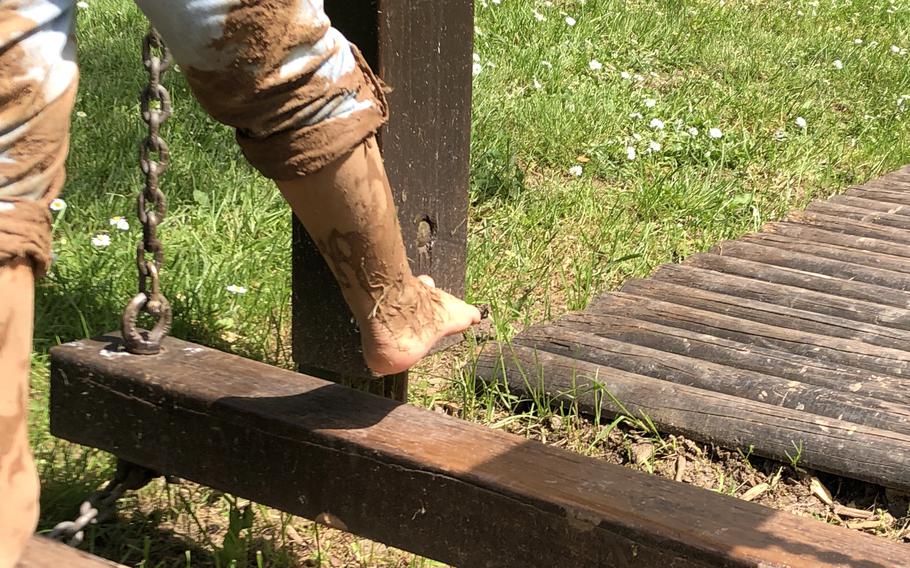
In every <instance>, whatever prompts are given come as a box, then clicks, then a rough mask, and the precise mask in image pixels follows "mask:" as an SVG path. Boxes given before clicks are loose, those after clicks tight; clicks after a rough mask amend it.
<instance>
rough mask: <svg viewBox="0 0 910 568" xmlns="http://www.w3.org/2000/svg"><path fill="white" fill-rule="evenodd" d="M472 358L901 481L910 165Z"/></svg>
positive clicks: (717, 438)
mask: <svg viewBox="0 0 910 568" xmlns="http://www.w3.org/2000/svg"><path fill="white" fill-rule="evenodd" d="M477 370H478V375H479V376H480V377H481V378H484V379H485V380H505V381H507V382H508V383H509V385H510V387H511V388H512V389H513V392H515V391H518V392H523V393H526V394H527V393H530V392H532V391H534V392H538V393H539V392H546V393H548V394H549V395H550V396H555V397H559V396H561V395H565V394H566V393H574V394H575V396H578V400H579V401H580V403H581V407H582V409H583V410H587V411H592V410H593V407H594V405H595V404H602V405H603V407H604V410H605V411H608V412H609V411H616V410H617V409H616V408H615V407H611V403H610V400H609V397H603V396H596V393H597V391H598V390H599V389H598V388H596V386H597V385H602V387H603V389H605V390H606V391H609V393H610V394H611V395H613V396H614V397H616V399H617V400H618V401H620V402H621V403H622V404H623V405H625V406H626V408H627V409H628V410H629V411H630V412H633V413H639V412H644V413H646V414H647V415H648V416H649V417H650V418H651V419H652V420H653V421H654V422H655V423H656V424H657V425H658V426H659V427H660V428H661V429H662V430H664V431H668V432H676V433H681V434H683V435H685V436H688V437H690V438H693V439H696V440H701V441H706V442H714V443H717V444H719V445H722V446H725V447H728V448H748V447H750V446H751V447H753V449H754V452H755V453H756V454H759V455H763V456H766V457H771V458H775V459H779V460H782V461H785V462H786V461H787V460H788V458H787V454H790V455H794V454H795V453H796V452H797V451H800V452H801V460H800V463H801V464H802V465H804V466H807V467H812V468H815V469H819V470H822V471H827V472H831V473H836V474H840V475H844V476H846V477H851V478H855V479H861V480H864V481H869V482H872V483H877V484H881V485H884V486H888V487H892V488H896V489H900V490H905V491H906V490H910V167H906V168H903V169H901V170H899V171H896V172H894V173H891V174H888V175H886V176H884V177H882V178H879V179H876V180H873V181H870V182H869V183H867V184H865V185H863V186H861V187H854V188H851V189H849V190H847V192H846V193H845V194H844V195H840V196H837V197H833V198H831V199H829V200H827V201H820V202H815V203H813V204H811V205H810V206H809V207H808V209H807V210H806V211H805V212H800V213H797V214H794V215H792V216H791V217H789V218H788V219H787V220H786V221H783V222H778V223H771V224H769V225H768V226H766V227H765V229H764V230H763V231H762V232H761V233H757V234H751V235H747V236H745V237H743V238H741V239H739V240H737V241H731V242H724V243H721V244H719V245H717V246H716V247H714V248H713V249H712V250H711V251H710V252H707V253H703V254H697V255H695V256H693V257H691V258H690V259H688V260H687V261H686V262H685V263H683V264H681V265H666V266H662V267H661V268H659V269H658V270H657V271H656V272H655V273H654V274H653V275H652V276H651V277H650V278H648V279H637V280H631V281H629V282H627V283H626V284H625V285H624V286H623V287H622V289H621V290H620V291H619V292H611V293H608V294H605V295H603V296H601V297H599V298H597V299H596V300H594V301H593V302H592V303H591V305H590V306H589V307H588V308H587V309H586V310H585V311H583V312H578V313H572V314H568V315H566V316H564V317H561V318H559V319H557V320H556V321H554V322H552V323H547V324H541V325H536V326H534V327H531V328H530V329H528V330H526V331H524V332H523V333H521V334H520V335H519V336H518V337H516V338H515V339H514V341H513V342H512V343H511V344H508V345H506V344H495V343H494V344H491V345H489V346H487V347H486V348H485V350H484V352H483V354H482V355H481V358H480V360H479V362H478V368H477ZM595 383H597V385H595ZM603 399H606V400H605V401H604V400H603ZM797 448H800V450H797Z"/></svg>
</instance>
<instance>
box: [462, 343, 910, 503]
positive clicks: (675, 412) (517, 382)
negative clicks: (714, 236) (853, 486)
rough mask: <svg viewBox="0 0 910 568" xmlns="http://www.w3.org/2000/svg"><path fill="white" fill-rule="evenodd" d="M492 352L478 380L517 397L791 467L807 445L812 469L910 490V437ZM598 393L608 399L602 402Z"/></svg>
mask: <svg viewBox="0 0 910 568" xmlns="http://www.w3.org/2000/svg"><path fill="white" fill-rule="evenodd" d="M488 349H489V350H488V351H487V350H485V351H484V353H483V355H482V356H481V358H480V360H479V362H478V364H477V374H478V376H479V377H482V378H483V379H484V380H486V381H489V382H493V381H500V382H502V381H505V382H506V383H507V384H508V385H509V389H510V391H511V392H513V393H520V394H524V395H525V396H533V397H534V399H535V400H540V399H544V400H546V399H547V398H549V399H550V400H551V401H553V403H554V404H556V403H558V402H559V401H560V400H562V401H564V402H567V403H573V404H574V403H576V402H577V403H578V404H579V405H580V408H581V409H582V410H583V411H584V412H586V413H589V414H593V413H594V410H595V408H596V406H595V405H598V404H600V405H601V408H602V411H603V413H604V415H606V416H611V415H615V414H617V413H620V412H623V413H624V411H623V410H622V408H625V411H627V412H628V413H629V414H631V415H632V416H636V417H641V416H647V417H648V418H650V419H651V420H652V421H653V422H654V423H655V424H656V425H657V427H658V428H659V429H660V430H661V431H663V432H671V433H677V434H681V435H684V436H687V437H690V438H694V439H699V440H704V441H707V442H713V443H716V444H718V445H721V446H723V447H726V448H734V449H735V448H741V449H744V450H754V452H755V453H757V454H760V455H763V456H766V457H770V458H773V459H777V460H780V461H785V462H786V461H787V460H788V458H787V453H788V452H789V453H790V454H792V453H793V451H794V444H795V445H796V446H799V445H801V446H802V449H803V450H802V458H801V461H800V463H803V464H804V465H805V466H807V467H812V468H815V469H819V470H822V471H828V472H831V473H836V474H838V473H839V474H846V473H848V472H849V474H850V476H851V477H856V478H859V479H863V480H865V481H869V482H872V483H877V484H883V485H886V486H891V487H895V488H898V489H903V490H906V489H908V488H910V437H908V436H907V435H904V434H898V433H895V432H889V431H886V430H879V429H876V428H869V427H866V426H861V425H857V424H853V423H850V422H847V421H842V420H836V419H831V418H824V417H821V416H816V415H813V414H809V413H807V412H801V411H796V410H791V409H788V408H781V407H777V406H773V405H769V404H764V403H761V402H755V401H752V400H748V399H743V398H739V397H735V396H730V395H726V394H721V393H717V392H713V391H710V390H705V389H699V388H696V387H691V386H686V385H681V384H674V383H670V382H667V381H663V380H660V379H655V378H652V377H647V376H643V375H637V374H632V373H628V372H626V371H621V370H619V369H614V368H612V367H607V366H604V365H598V364H595V363H591V362H588V361H581V360H578V359H573V358H571V357H565V356H562V355H558V354H554V353H549V352H546V351H541V350H538V349H534V348H531V347H526V346H523V345H510V346H502V347H501V348H500V344H496V345H492V346H491V347H489V348H488ZM540 377H545V380H541V379H540ZM594 385H599V386H597V387H595V386H594ZM598 390H600V391H601V393H602V396H595V393H596V392H597V391H598ZM605 393H609V396H607V395H606V394H605ZM614 400H616V401H619V402H620V403H621V404H622V408H620V407H619V406H618V405H617V404H616V403H615V402H614ZM859 464H861V466H862V467H857V465H859Z"/></svg>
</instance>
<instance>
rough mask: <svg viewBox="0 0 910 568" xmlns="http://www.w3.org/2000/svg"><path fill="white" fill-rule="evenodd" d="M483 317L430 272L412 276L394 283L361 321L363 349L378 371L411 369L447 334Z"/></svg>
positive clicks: (382, 372)
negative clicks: (440, 285)
mask: <svg viewBox="0 0 910 568" xmlns="http://www.w3.org/2000/svg"><path fill="white" fill-rule="evenodd" d="M479 321H480V312H479V311H478V310H477V308H475V307H474V306H472V305H470V304H467V303H465V302H463V301H461V300H459V299H458V298H456V297H455V296H452V295H451V294H447V293H445V292H443V291H442V290H438V289H436V288H435V284H434V283H433V279H432V278H430V277H429V276H419V277H417V278H410V279H409V281H408V282H405V283H403V284H401V285H399V286H395V287H392V288H390V290H389V291H388V293H387V294H386V296H385V297H384V298H383V299H382V301H380V302H379V304H378V305H377V306H376V309H374V310H373V312H372V313H371V314H369V316H368V317H367V318H366V320H365V321H361V322H359V323H360V333H361V341H362V343H363V355H364V359H365V360H366V363H367V366H368V367H369V368H370V369H371V370H372V371H373V372H374V373H376V374H378V375H380V376H382V375H394V374H395V373H401V372H403V371H406V370H408V369H410V368H411V367H412V366H413V365H414V364H415V363H416V362H417V361H419V360H420V359H421V358H423V356H424V355H426V354H427V352H428V351H429V350H430V349H431V348H432V347H433V345H435V344H436V342H437V341H439V340H440V339H442V338H443V337H445V336H447V335H452V334H455V333H459V332H462V331H464V330H465V329H467V328H469V327H470V326H472V325H473V324H476V323H478V322H479Z"/></svg>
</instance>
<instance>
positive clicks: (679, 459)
mask: <svg viewBox="0 0 910 568" xmlns="http://www.w3.org/2000/svg"><path fill="white" fill-rule="evenodd" d="M685 475H686V456H684V455H679V456H676V475H675V476H673V479H674V480H676V481H682V480H683V476H685Z"/></svg>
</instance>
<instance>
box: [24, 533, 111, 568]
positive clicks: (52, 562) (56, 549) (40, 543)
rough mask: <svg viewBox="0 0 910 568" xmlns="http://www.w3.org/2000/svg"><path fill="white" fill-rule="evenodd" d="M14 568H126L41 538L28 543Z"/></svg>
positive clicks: (35, 538) (34, 538)
mask: <svg viewBox="0 0 910 568" xmlns="http://www.w3.org/2000/svg"><path fill="white" fill-rule="evenodd" d="M16 568H126V567H125V566H123V565H122V564H116V563H114V562H111V561H109V560H105V559H103V558H98V557H97V556H92V555H91V554H88V553H87V552H82V551H81V550H76V549H75V548H72V547H69V546H67V545H65V544H61V543H59V542H55V541H53V540H49V539H46V538H42V537H37V536H36V537H33V538H32V540H30V541H29V543H28V547H27V548H26V549H25V554H24V555H23V557H22V559H21V560H19V563H18V564H16Z"/></svg>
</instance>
